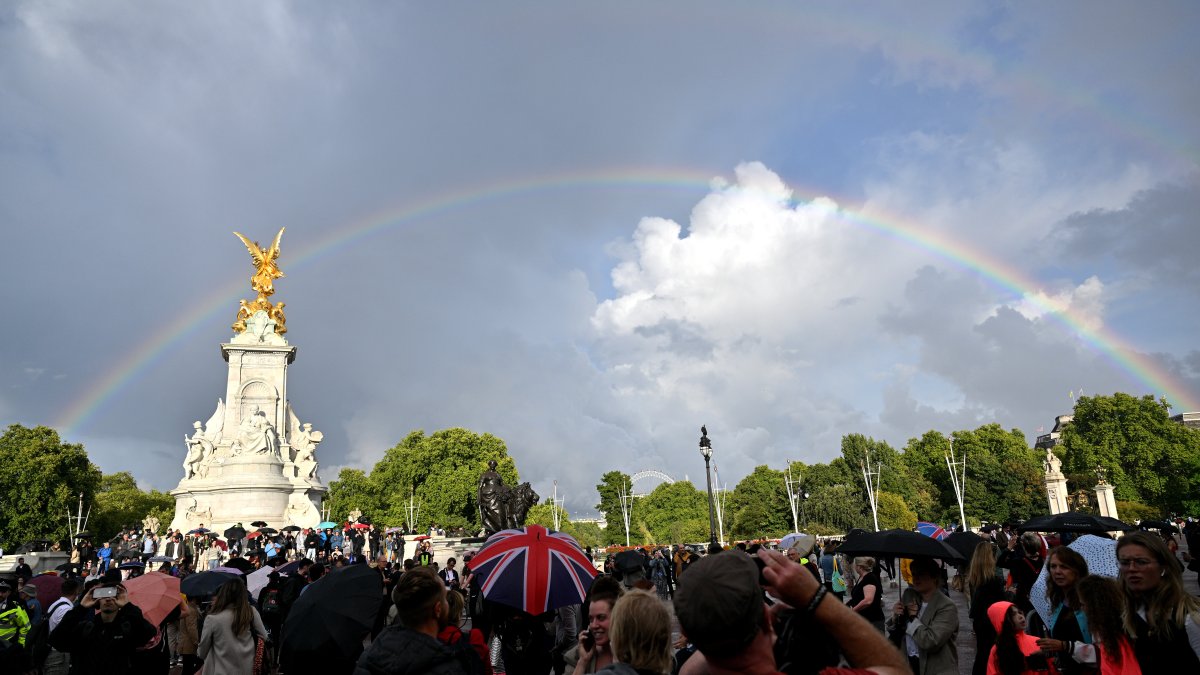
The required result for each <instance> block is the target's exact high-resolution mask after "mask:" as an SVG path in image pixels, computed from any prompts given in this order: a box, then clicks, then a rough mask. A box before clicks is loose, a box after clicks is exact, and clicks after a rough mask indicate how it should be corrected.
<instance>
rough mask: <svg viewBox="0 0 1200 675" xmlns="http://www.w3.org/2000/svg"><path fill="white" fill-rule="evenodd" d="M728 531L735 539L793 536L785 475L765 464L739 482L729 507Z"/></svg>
mask: <svg viewBox="0 0 1200 675" xmlns="http://www.w3.org/2000/svg"><path fill="white" fill-rule="evenodd" d="M793 475H795V476H799V475H801V474H800V473H799V472H793ZM725 528H726V532H727V533H728V534H729V536H731V537H732V538H734V539H750V538H755V537H761V536H766V537H782V536H783V535H785V534H787V533H788V532H791V528H792V522H791V509H790V507H789V506H788V497H787V487H786V485H785V484H784V474H783V472H782V471H779V470H777V469H772V468H770V467H768V466H767V465H766V464H762V465H759V466H756V467H754V471H751V472H750V474H749V475H747V476H746V477H745V478H743V479H742V480H741V481H740V482H738V484H737V486H735V487H734V488H733V493H732V494H731V495H730V496H729V501H728V502H727V503H726V505H725Z"/></svg>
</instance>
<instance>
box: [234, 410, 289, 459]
mask: <svg viewBox="0 0 1200 675" xmlns="http://www.w3.org/2000/svg"><path fill="white" fill-rule="evenodd" d="M245 452H252V453H255V454H258V455H264V454H268V453H270V454H273V455H274V456H275V457H279V435H278V434H276V433H275V427H274V425H272V424H271V421H270V420H268V419H267V414H266V413H265V412H263V411H262V410H261V409H260V408H259V407H258V406H254V407H253V408H251V410H250V414H249V415H247V416H246V418H245V419H243V420H242V425H241V428H240V429H239V430H238V437H237V440H235V441H234V442H233V454H234V455H240V454H242V453H245Z"/></svg>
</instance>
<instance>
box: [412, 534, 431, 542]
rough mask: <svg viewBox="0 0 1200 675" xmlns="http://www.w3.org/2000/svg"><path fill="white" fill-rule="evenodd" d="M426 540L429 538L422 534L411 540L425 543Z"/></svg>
mask: <svg viewBox="0 0 1200 675" xmlns="http://www.w3.org/2000/svg"><path fill="white" fill-rule="evenodd" d="M428 538H429V535H427V534H422V535H418V536H416V537H413V538H412V540H413V541H425V540H426V539H428Z"/></svg>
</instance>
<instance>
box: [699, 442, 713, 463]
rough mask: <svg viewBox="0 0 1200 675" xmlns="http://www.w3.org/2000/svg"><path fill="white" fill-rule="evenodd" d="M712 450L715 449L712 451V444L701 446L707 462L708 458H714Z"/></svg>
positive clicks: (701, 452)
mask: <svg viewBox="0 0 1200 675" xmlns="http://www.w3.org/2000/svg"><path fill="white" fill-rule="evenodd" d="M712 452H713V451H712V446H711V445H702V446H700V454H701V455H704V461H706V462H707V461H708V460H710V459H712Z"/></svg>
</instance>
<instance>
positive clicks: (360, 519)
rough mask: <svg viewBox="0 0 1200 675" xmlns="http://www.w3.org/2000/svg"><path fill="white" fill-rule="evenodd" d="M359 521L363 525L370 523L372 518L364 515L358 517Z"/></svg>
mask: <svg viewBox="0 0 1200 675" xmlns="http://www.w3.org/2000/svg"><path fill="white" fill-rule="evenodd" d="M358 522H360V523H362V524H363V525H370V524H371V519H370V518H368V517H367V516H362V517H360V518H359V519H358Z"/></svg>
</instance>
